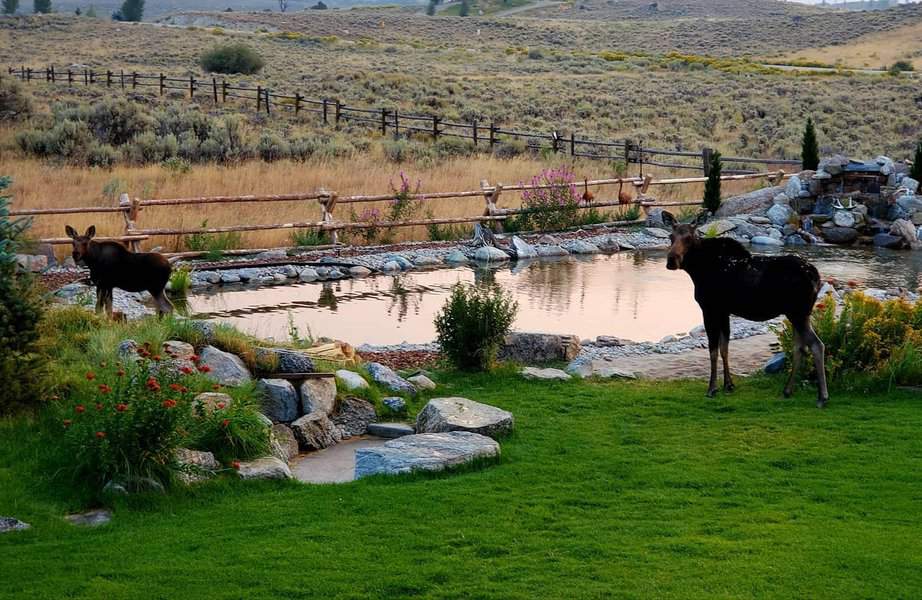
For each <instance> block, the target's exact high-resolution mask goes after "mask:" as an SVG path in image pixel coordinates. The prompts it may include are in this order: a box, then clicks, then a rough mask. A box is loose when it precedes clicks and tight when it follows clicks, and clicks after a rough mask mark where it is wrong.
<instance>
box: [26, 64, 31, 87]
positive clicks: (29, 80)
mask: <svg viewBox="0 0 922 600" xmlns="http://www.w3.org/2000/svg"><path fill="white" fill-rule="evenodd" d="M31 82H32V68H31V67H30V68H28V69H26V83H31Z"/></svg>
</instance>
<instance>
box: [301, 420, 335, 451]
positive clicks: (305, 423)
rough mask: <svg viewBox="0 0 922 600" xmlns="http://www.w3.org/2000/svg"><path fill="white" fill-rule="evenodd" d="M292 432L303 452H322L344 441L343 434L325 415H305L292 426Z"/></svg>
mask: <svg viewBox="0 0 922 600" xmlns="http://www.w3.org/2000/svg"><path fill="white" fill-rule="evenodd" d="M291 430H292V432H294V434H295V437H296V438H297V439H298V445H299V446H300V447H301V449H302V450H320V449H322V448H328V447H330V446H333V445H335V444H337V443H339V441H340V440H341V439H342V433H341V431H340V429H339V427H337V426H336V425H335V424H334V423H333V421H331V420H330V418H329V417H328V416H327V415H326V414H324V413H319V412H315V413H310V414H308V415H304V416H303V417H301V418H300V419H298V420H297V421H294V422H293V423H292V424H291Z"/></svg>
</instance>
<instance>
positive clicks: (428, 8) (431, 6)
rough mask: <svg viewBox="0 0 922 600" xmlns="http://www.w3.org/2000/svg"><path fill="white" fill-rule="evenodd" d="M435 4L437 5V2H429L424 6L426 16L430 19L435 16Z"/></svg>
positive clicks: (432, 0)
mask: <svg viewBox="0 0 922 600" xmlns="http://www.w3.org/2000/svg"><path fill="white" fill-rule="evenodd" d="M436 4H438V2H437V0H429V5H428V6H426V14H427V15H429V16H430V17H431V16H432V15H434V14H435V6H436Z"/></svg>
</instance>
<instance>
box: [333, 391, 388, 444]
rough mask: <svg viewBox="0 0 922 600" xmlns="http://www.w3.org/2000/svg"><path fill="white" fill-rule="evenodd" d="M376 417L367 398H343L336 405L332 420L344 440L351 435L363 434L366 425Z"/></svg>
mask: <svg viewBox="0 0 922 600" xmlns="http://www.w3.org/2000/svg"><path fill="white" fill-rule="evenodd" d="M377 418H378V416H377V415H376V414H375V407H374V406H373V405H372V404H371V403H370V402H368V401H367V400H362V399H361V398H345V399H343V400H342V402H340V403H339V406H337V407H336V414H335V415H333V418H332V421H333V424H334V425H336V426H337V427H339V431H340V435H341V436H342V439H344V440H346V439H349V438H350V437H353V436H357V435H365V434H366V433H367V432H368V425H369V424H370V423H374V422H375V420H377Z"/></svg>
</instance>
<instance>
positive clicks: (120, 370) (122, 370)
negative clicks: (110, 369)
mask: <svg viewBox="0 0 922 600" xmlns="http://www.w3.org/2000/svg"><path fill="white" fill-rule="evenodd" d="M115 374H116V375H118V376H119V377H124V376H125V369H119V370H118V371H116V372H115Z"/></svg>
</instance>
